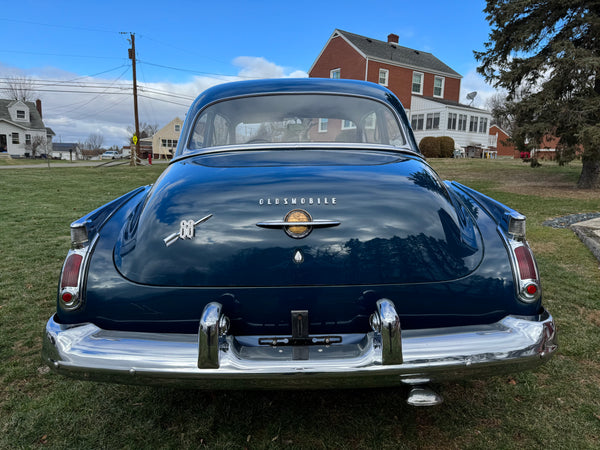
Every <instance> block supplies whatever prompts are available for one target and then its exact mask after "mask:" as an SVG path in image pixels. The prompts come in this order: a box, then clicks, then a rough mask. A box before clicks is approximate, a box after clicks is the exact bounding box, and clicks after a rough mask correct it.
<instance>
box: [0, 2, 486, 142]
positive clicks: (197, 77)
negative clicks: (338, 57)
mask: <svg viewBox="0 0 600 450" xmlns="http://www.w3.org/2000/svg"><path fill="white" fill-rule="evenodd" d="M371 4H372V6H367V5H371ZM424 5H425V2H405V1H387V0H382V1H380V2H364V1H360V2H359V1H355V0H347V1H343V2H342V1H337V0H333V1H318V2H316V1H304V2H283V1H272V0H268V1H259V0H255V1H239V0H234V1H231V0H227V1H222V2H215V1H210V2H208V1H179V2H172V3H169V2H165V1H162V2H156V1H145V2H127V1H121V2H117V1H112V0H108V1H103V2H86V1H79V2H72V1H60V0H57V1H54V2H47V1H45V2H41V1H21V2H6V4H4V5H3V7H2V8H1V9H0V39H1V41H2V42H3V44H2V46H0V79H2V78H6V77H11V76H26V77H30V78H32V79H34V80H40V83H39V84H38V85H37V87H38V92H37V94H38V95H37V96H38V97H40V98H41V99H42V101H43V105H44V120H45V122H46V125H47V126H50V127H52V128H53V129H54V131H55V132H56V134H57V138H55V140H56V141H63V142H72V141H83V140H85V138H86V137H87V136H88V135H89V134H92V133H98V134H102V135H103V136H104V137H105V145H112V144H117V145H123V144H124V143H125V140H126V139H127V135H128V131H127V126H128V125H131V124H132V123H133V118H132V117H133V112H132V110H133V107H132V105H131V102H130V101H128V100H127V96H126V95H117V94H116V93H115V88H117V87H123V88H125V87H127V86H128V85H131V79H132V74H131V69H130V61H129V60H128V58H127V49H128V48H129V42H128V37H129V33H130V32H133V33H135V35H136V38H135V39H136V50H137V52H136V53H137V58H138V59H139V65H138V82H139V83H140V85H141V86H142V89H144V88H146V97H145V98H143V99H141V101H140V120H141V121H143V122H148V123H153V124H154V123H156V124H158V125H159V126H163V125H165V124H166V123H167V122H169V121H170V120H171V119H172V118H173V117H174V116H176V115H178V116H180V117H181V118H183V116H184V115H185V111H186V106H187V105H189V104H190V102H191V100H190V99H191V98H193V97H195V96H196V95H197V94H198V93H199V92H200V91H202V90H203V89H205V88H206V87H208V86H210V85H212V84H216V83H219V82H223V81H227V80H234V79H240V78H244V77H276V76H304V75H305V74H306V72H308V70H309V69H310V66H311V65H312V63H313V62H314V60H315V58H316V57H317V56H318V54H319V52H320V51H321V49H322V48H323V46H324V45H325V43H326V42H327V39H328V38H329V36H330V35H331V33H332V32H333V30H334V29H336V28H339V29H342V30H346V31H350V32H352V33H357V34H361V35H364V36H368V37H371V38H374V39H380V40H386V39H387V35H388V34H389V33H395V34H397V35H399V36H400V40H399V43H400V44H401V45H404V46H406V47H411V48H415V49H418V50H423V51H428V52H431V53H433V54H434V55H435V56H437V57H438V58H439V59H441V60H442V61H444V62H445V63H446V64H448V65H449V66H450V67H452V68H453V69H454V70H456V71H457V72H459V73H460V74H461V75H463V77H464V78H463V80H462V91H463V95H462V97H461V100H463V101H465V100H464V95H465V94H466V92H470V91H473V90H477V91H478V92H479V93H480V95H479V96H478V99H477V101H476V103H475V106H480V107H483V106H484V101H485V98H486V96H489V95H490V94H491V93H492V92H493V89H492V88H491V87H489V86H487V85H485V84H484V83H483V81H482V80H481V78H480V77H479V76H477V75H476V74H475V68H476V67H477V62H476V61H475V59H474V57H473V50H482V49H483V43H484V42H485V41H486V40H487V37H488V34H489V25H488V23H487V22H486V20H485V15H484V13H483V12H482V10H483V8H484V7H485V2H484V1H479V0H465V1H462V2H460V3H457V2H448V1H441V0H430V1H429V2H427V3H426V8H424ZM458 5H460V6H458ZM123 32H124V33H126V34H122V33H123ZM73 80H74V81H73ZM50 81H56V83H54V84H55V85H58V87H54V86H52V87H51V86H49V85H50V84H52V83H50ZM67 81H69V82H71V83H75V84H78V85H77V86H69V85H67V84H64V83H66V82H67ZM94 83H95V84H96V85H97V86H101V87H99V88H95V89H92V88H90V87H89V86H91V85H93V84H94ZM108 86H111V87H110V88H109V87H108ZM0 87H2V85H1V84H0ZM53 90H54V92H53ZM56 90H58V91H61V92H56ZM66 91H69V92H66ZM90 91H93V92H94V93H89V92H90ZM156 92H159V93H160V94H156ZM165 93H172V94H174V95H173V96H171V97H169V96H167V95H165Z"/></svg>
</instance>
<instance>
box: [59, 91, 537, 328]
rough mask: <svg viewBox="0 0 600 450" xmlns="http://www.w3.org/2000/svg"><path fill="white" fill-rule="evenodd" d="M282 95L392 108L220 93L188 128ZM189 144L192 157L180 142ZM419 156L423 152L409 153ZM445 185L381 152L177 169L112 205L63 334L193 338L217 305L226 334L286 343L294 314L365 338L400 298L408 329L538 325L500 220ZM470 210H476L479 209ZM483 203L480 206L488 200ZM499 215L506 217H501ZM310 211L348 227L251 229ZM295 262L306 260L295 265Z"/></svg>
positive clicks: (251, 157) (192, 161) (378, 94)
mask: <svg viewBox="0 0 600 450" xmlns="http://www.w3.org/2000/svg"><path fill="white" fill-rule="evenodd" d="M265 89H273V90H274V91H277V92H288V91H289V92H299V91H301V92H315V91H317V90H319V89H324V90H327V92H332V91H334V92H343V93H346V94H348V93H350V94H354V95H370V96H373V97H375V98H378V99H380V100H382V101H386V102H388V103H390V104H392V105H393V106H394V107H395V108H397V110H398V111H399V115H400V117H402V118H403V120H404V126H405V127H407V128H408V125H407V122H406V118H405V116H404V115H403V114H404V113H403V111H402V108H401V106H400V104H399V102H398V101H397V99H395V97H393V96H391V94H389V91H387V90H385V89H383V88H381V87H379V86H377V85H372V84H369V83H360V82H333V83H331V82H329V80H312V81H306V80H301V81H292V82H287V83H286V82H282V81H259V82H251V83H243V84H238V83H235V84H231V85H224V86H220V87H215V88H212V89H210V90H208V91H206V92H205V93H203V94H202V95H201V96H200V97H199V99H198V100H197V101H196V102H195V103H194V105H193V106H192V108H191V111H190V113H189V114H188V121H187V122H186V126H185V127H184V130H183V136H182V139H180V143H182V142H185V135H186V134H185V133H186V131H189V129H190V126H191V125H190V123H191V122H192V121H193V118H194V116H195V115H196V114H197V113H198V112H199V111H200V110H201V109H202V108H203V106H204V105H206V104H209V103H211V102H213V101H217V100H218V99H220V98H223V97H228V96H234V95H239V94H240V93H242V92H243V93H246V94H253V93H258V92H262V91H264V90H265ZM181 145H184V144H181ZM411 146H413V147H412V149H413V150H415V151H416V150H417V149H416V146H414V142H412V143H411ZM473 195H474V194H472V195H471V194H469V192H467V191H465V190H462V189H459V188H458V187H456V186H454V185H452V184H448V185H446V184H444V183H442V182H441V180H440V179H439V177H438V176H437V174H435V172H434V171H433V170H432V169H431V168H430V167H429V166H428V165H427V163H426V162H425V161H424V160H422V159H421V158H419V157H417V156H414V155H412V156H411V155H409V154H403V153H401V152H395V151H382V150H377V151H375V150H348V149H345V150H344V149H337V150H336V149H327V150H317V149H313V150H289V149H288V150H285V151H277V150H264V151H252V152H250V151H241V152H235V151H232V152H224V153H218V154H199V155H195V156H191V157H180V158H178V159H176V160H175V161H174V162H172V164H171V165H170V166H169V168H168V169H167V170H166V171H165V172H164V173H163V175H162V176H161V177H160V179H159V180H158V181H157V182H156V183H155V185H154V186H153V187H152V189H151V190H150V191H149V192H147V191H140V192H138V193H136V194H134V195H132V196H131V198H130V199H128V200H127V201H124V202H120V203H119V209H118V210H117V211H116V212H115V213H114V215H112V217H110V218H109V219H108V220H106V222H105V223H104V225H103V226H102V228H101V229H100V231H99V239H98V241H97V245H96V247H95V249H94V251H93V254H92V257H91V261H90V265H89V271H88V276H87V280H86V286H85V293H84V296H85V298H84V306H83V308H82V309H80V310H78V311H75V312H68V313H67V312H64V311H60V309H59V313H58V319H59V320H60V321H61V322H63V323H82V322H93V323H95V324H97V325H98V326H100V327H103V328H109V329H123V330H142V331H157V332H158V331H169V332H180V333H196V332H197V327H198V320H199V317H200V314H201V312H202V310H203V308H204V306H205V305H206V304H207V303H208V302H211V301H218V302H220V303H222V304H223V310H224V313H225V314H226V315H227V316H229V318H230V319H231V321H232V329H231V332H232V333H233V334H259V335H260V334H264V335H269V334H289V332H290V331H289V330H290V328H289V327H290V323H289V321H290V311H291V310H294V309H308V310H309V314H310V322H311V324H310V327H311V332H312V333H329V334H333V333H351V332H365V331H368V317H369V315H370V314H371V313H372V312H373V311H374V310H375V302H376V301H377V300H378V299H379V298H381V297H386V298H389V299H391V300H392V301H393V302H394V303H395V305H396V309H397V311H398V313H399V314H400V318H401V322H402V326H403V328H405V329H411V328H413V329H414V328H431V327H443V326H456V325H466V324H477V323H491V322H495V321H497V320H499V319H501V318H502V317H504V316H506V315H508V314H517V315H534V314H536V313H538V312H539V311H540V303H539V302H537V303H535V304H532V305H526V304H524V303H522V302H519V301H518V300H517V299H516V296H515V286H514V281H513V275H512V269H511V265H510V261H509V258H508V255H507V251H506V248H505V247H504V244H503V241H502V238H501V236H500V234H499V232H498V220H497V218H495V216H496V215H498V214H496V212H498V211H500V212H501V209H502V205H499V204H494V208H495V209H494V211H495V212H493V213H490V211H489V208H484V207H482V206H481V205H482V198H480V197H478V198H476V199H475V198H474V197H473ZM292 197H296V198H310V197H313V198H316V197H320V198H325V197H327V198H328V199H331V198H334V197H335V199H336V203H335V205H333V204H331V203H329V204H328V205H324V204H321V205H296V206H292V205H282V204H279V205H274V204H273V205H266V204H265V205H260V204H259V200H260V199H265V200H266V199H269V198H271V199H274V198H279V199H283V198H292ZM475 197H477V196H475ZM484 203H485V202H484ZM498 205H499V206H498ZM295 207H301V208H303V209H306V210H307V211H309V212H310V214H311V215H312V216H313V218H314V219H329V220H339V221H340V222H341V225H340V226H338V227H333V228H323V229H315V230H313V231H312V233H311V234H310V235H309V236H308V237H306V238H304V239H299V240H294V239H292V238H290V237H288V236H287V235H286V234H285V233H284V231H283V230H277V229H275V230H273V229H265V228H260V227H257V226H256V223H257V222H261V221H267V220H281V219H283V217H284V215H285V214H286V213H287V212H288V211H290V210H291V209H294V208H295ZM207 214H213V217H212V218H211V219H209V220H208V221H207V222H205V223H203V224H202V225H200V226H199V227H198V229H197V235H196V237H195V238H194V239H192V240H188V241H183V240H179V241H177V242H175V243H174V244H173V245H172V246H170V247H166V246H165V244H164V242H163V239H164V238H165V237H166V236H168V235H169V234H171V233H173V232H177V231H178V230H179V222H180V221H181V220H182V219H186V220H189V219H193V220H198V219H200V218H201V217H204V216H205V215H207ZM297 250H301V251H302V252H303V253H304V256H305V260H304V262H303V263H302V264H296V263H294V262H293V260H292V258H293V254H294V253H295V252H296V251H297Z"/></svg>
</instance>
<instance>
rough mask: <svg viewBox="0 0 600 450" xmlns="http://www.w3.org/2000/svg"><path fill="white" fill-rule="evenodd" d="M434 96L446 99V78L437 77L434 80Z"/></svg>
mask: <svg viewBox="0 0 600 450" xmlns="http://www.w3.org/2000/svg"><path fill="white" fill-rule="evenodd" d="M433 96H434V97H444V77H435V78H434V79H433Z"/></svg>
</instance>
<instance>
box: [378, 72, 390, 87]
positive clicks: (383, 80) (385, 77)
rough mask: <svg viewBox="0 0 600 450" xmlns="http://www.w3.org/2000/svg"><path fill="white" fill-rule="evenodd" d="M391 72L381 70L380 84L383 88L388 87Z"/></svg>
mask: <svg viewBox="0 0 600 450" xmlns="http://www.w3.org/2000/svg"><path fill="white" fill-rule="evenodd" d="M389 76H390V71H389V70H387V69H379V84H381V85H382V86H387V85H388V80H389Z"/></svg>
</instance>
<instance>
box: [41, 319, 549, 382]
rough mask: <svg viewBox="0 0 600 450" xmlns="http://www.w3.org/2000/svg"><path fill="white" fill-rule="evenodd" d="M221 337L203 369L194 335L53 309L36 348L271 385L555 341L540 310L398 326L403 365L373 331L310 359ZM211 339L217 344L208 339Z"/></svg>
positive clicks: (402, 376)
mask: <svg viewBox="0 0 600 450" xmlns="http://www.w3.org/2000/svg"><path fill="white" fill-rule="evenodd" d="M209 315H210V316H211V317H210V320H208V319H207V320H206V322H207V323H210V326H211V327H214V320H213V318H214V311H213V310H212V308H211V312H210V314H209ZM212 330H213V331H214V328H212ZM213 336H214V335H213ZM221 339H224V340H225V341H226V345H220V346H219V350H218V353H219V367H218V368H210V369H200V368H198V360H199V350H198V342H199V338H198V336H197V335H190V334H172V333H142V332H122V331H112V330H103V329H100V328H98V327H97V326H95V325H93V324H89V323H88V324H80V325H61V324H59V323H57V322H56V321H55V320H54V318H51V319H50V320H49V321H48V323H47V325H46V330H45V337H44V340H43V349H42V356H43V359H44V361H45V363H46V364H48V365H49V366H50V367H51V368H52V369H54V370H55V371H57V372H59V373H62V374H64V375H68V376H72V377H75V378H85V379H92V380H98V381H111V382H121V383H129V384H155V385H165V384H167V385H182V386H186V387H197V388H212V389H229V388H231V389H242V388H254V389H256V388H269V389H274V388H307V387H308V388H328V387H336V388H340V387H373V386H398V385H399V384H401V383H402V382H403V380H405V381H406V382H410V380H412V379H427V380H428V381H443V380H451V379H461V378H467V377H473V376H480V375H497V374H499V373H503V372H512V371H520V370H525V369H531V368H534V367H537V366H538V365H540V364H541V363H543V362H544V361H545V360H547V359H548V358H549V357H550V356H552V354H553V353H554V352H555V351H556V349H557V338H556V332H555V325H554V321H553V319H552V316H550V314H548V313H547V312H545V311H544V313H543V314H542V315H541V316H536V317H525V318H524V317H516V316H507V317H505V318H504V319H502V320H500V321H499V322H497V323H493V324H489V325H473V326H464V327H453V328H442V329H423V330H404V331H402V350H403V351H402V353H403V362H402V364H386V365H384V364H383V357H382V350H381V341H380V340H379V338H378V337H377V333H375V332H370V333H367V334H366V335H346V336H343V339H344V342H346V343H348V344H347V345H329V346H326V345H323V346H320V345H314V346H310V354H309V360H306V361H294V360H293V359H292V357H291V353H290V354H288V352H286V350H288V348H286V347H283V348H279V347H268V346H258V345H256V346H255V345H254V343H253V342H254V340H257V339H256V337H253V336H248V337H236V338H234V337H233V336H227V338H226V339H225V338H223V337H221ZM208 347H209V348H211V349H213V350H214V341H211V344H210V345H208ZM290 351H291V350H290ZM209 360H210V358H209ZM213 360H214V359H213Z"/></svg>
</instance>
